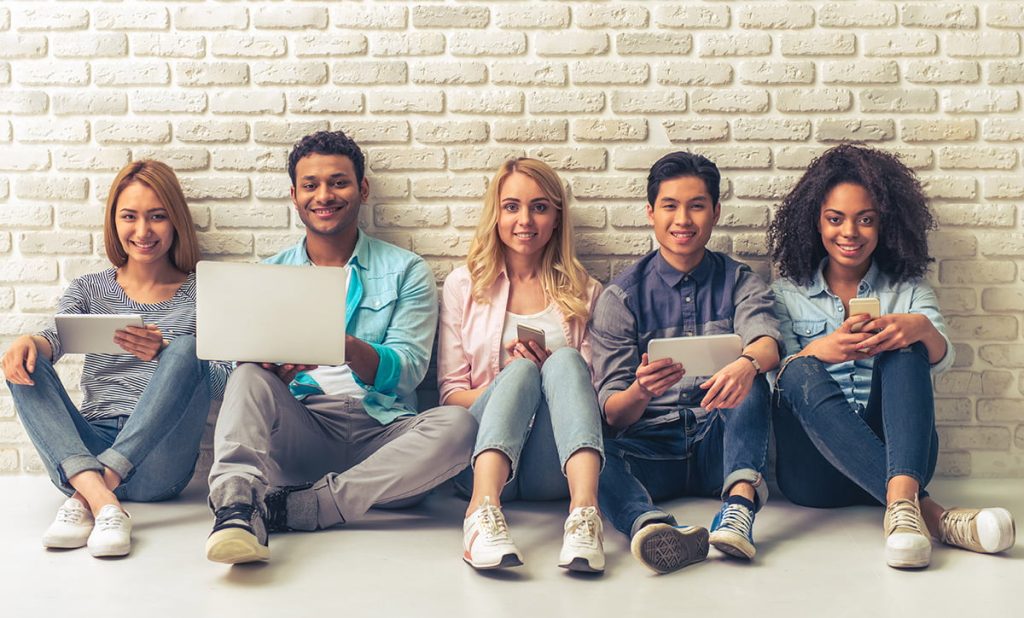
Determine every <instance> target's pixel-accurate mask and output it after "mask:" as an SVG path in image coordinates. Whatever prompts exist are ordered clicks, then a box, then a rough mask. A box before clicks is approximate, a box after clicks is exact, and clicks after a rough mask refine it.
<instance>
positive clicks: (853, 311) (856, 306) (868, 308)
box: [850, 297, 882, 333]
mask: <svg viewBox="0 0 1024 618" xmlns="http://www.w3.org/2000/svg"><path fill="white" fill-rule="evenodd" d="M859 313H866V314H868V315H870V316H871V319H875V318H877V317H878V316H879V315H881V314H882V303H881V302H880V301H879V300H878V299H877V298H874V297H869V298H851V299H850V315H857V314H859ZM864 324H865V322H860V323H857V324H854V325H853V326H851V327H850V331H852V332H855V333H856V332H859V331H860V329H861V328H864Z"/></svg>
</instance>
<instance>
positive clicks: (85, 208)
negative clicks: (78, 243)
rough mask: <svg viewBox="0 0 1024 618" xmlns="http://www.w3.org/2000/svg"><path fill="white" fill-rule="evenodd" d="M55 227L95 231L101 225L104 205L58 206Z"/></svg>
mask: <svg viewBox="0 0 1024 618" xmlns="http://www.w3.org/2000/svg"><path fill="white" fill-rule="evenodd" d="M55 208H56V210H57V225H58V226H60V228H61V229H85V230H91V231H96V230H97V229H98V228H99V226H100V225H102V223H103V214H104V212H105V210H106V205H105V204H59V205H57V206H56V207H55Z"/></svg>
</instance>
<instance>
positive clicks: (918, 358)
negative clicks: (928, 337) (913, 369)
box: [875, 341, 931, 369]
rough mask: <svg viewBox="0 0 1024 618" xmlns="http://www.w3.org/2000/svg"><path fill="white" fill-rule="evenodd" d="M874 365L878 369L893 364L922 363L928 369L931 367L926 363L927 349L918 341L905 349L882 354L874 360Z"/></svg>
mask: <svg viewBox="0 0 1024 618" xmlns="http://www.w3.org/2000/svg"><path fill="white" fill-rule="evenodd" d="M875 363H876V364H877V365H878V367H879V368H880V369H884V368H886V367H888V366H889V365H891V364H893V363H917V364H921V363H924V365H925V366H928V367H930V365H931V364H930V363H929V362H928V348H926V347H925V345H924V344H923V343H921V342H920V341H918V342H917V343H913V344H911V345H908V346H907V347H905V348H899V349H898V350H888V351H886V352H882V353H881V354H879V355H878V358H877V359H875Z"/></svg>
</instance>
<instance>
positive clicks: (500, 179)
mask: <svg viewBox="0 0 1024 618" xmlns="http://www.w3.org/2000/svg"><path fill="white" fill-rule="evenodd" d="M515 173H519V174H524V175H526V176H528V177H530V178H531V179H532V180H533V181H534V182H536V183H537V186H539V187H540V190H541V191H542V192H543V193H544V196H545V197H547V198H548V199H549V200H550V201H551V203H552V204H553V205H554V207H555V208H556V209H557V210H558V213H559V223H558V227H557V228H556V229H555V231H554V233H553V234H552V235H551V239H550V240H549V241H548V244H547V246H546V247H544V254H543V256H541V276H540V277H541V286H542V287H543V288H544V294H545V295H546V296H547V297H548V298H549V299H551V300H553V301H554V302H555V304H556V305H558V308H559V309H560V310H561V312H562V315H564V316H565V318H566V320H568V321H570V322H571V321H573V320H583V321H586V320H587V318H588V317H589V313H590V306H589V303H588V297H587V286H588V284H589V282H590V276H589V275H588V274H587V270H586V269H585V268H583V264H581V263H580V261H579V259H578V258H577V257H576V247H575V243H574V242H573V234H572V224H571V221H570V219H569V200H568V198H567V196H566V194H565V188H564V187H563V186H562V180H561V179H560V178H559V177H558V173H557V172H555V170H553V169H551V167H550V166H549V165H548V164H547V163H544V162H543V161H538V160H537V159H529V158H518V159H509V160H508V161H505V162H504V163H503V164H502V165H501V167H500V168H498V171H497V173H496V174H494V178H493V179H492V180H491V184H490V185H489V186H488V187H487V195H486V196H485V197H484V212H483V214H482V215H481V217H480V223H479V224H477V227H476V234H475V235H474V236H473V243H472V245H470V248H469V255H468V256H467V257H466V265H467V267H468V268H469V274H470V278H471V280H472V281H473V299H474V300H475V301H476V302H478V303H487V302H489V300H490V298H489V295H488V290H490V287H491V285H493V284H494V281H495V280H496V279H497V278H498V274H499V273H500V272H501V270H502V269H503V268H504V267H505V245H504V244H503V243H502V242H501V239H500V238H499V237H498V214H499V211H500V207H501V203H500V201H501V200H500V197H501V187H502V185H503V184H504V183H505V179H507V178H508V177H509V176H511V175H512V174H515Z"/></svg>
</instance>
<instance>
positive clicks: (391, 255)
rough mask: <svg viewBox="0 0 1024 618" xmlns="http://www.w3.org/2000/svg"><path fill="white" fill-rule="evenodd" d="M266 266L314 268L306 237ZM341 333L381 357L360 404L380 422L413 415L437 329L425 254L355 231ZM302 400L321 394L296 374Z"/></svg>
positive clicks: (308, 379) (432, 284)
mask: <svg viewBox="0 0 1024 618" xmlns="http://www.w3.org/2000/svg"><path fill="white" fill-rule="evenodd" d="M263 262H264V263H265V264H286V265H292V266H312V265H313V263H312V262H311V261H310V259H309V253H308V252H307V251H306V239H305V238H303V239H302V240H301V241H300V242H299V243H298V244H296V245H295V246H293V247H291V248H288V249H285V250H284V251H282V252H280V253H278V254H277V255H275V256H273V257H270V258H267V259H266V260H263ZM348 264H349V266H350V267H351V268H350V274H349V286H348V293H347V295H346V298H345V332H346V333H348V334H349V335H352V336H353V337H357V338H359V339H361V340H363V341H365V342H366V343H368V344H370V345H371V346H373V349H374V350H376V351H377V355H378V356H379V357H380V361H379V363H378V365H377V377H376V380H375V381H374V383H373V384H366V383H364V382H363V381H362V380H360V379H359V376H357V375H356V374H355V372H352V377H353V378H355V381H356V384H358V385H359V386H360V387H362V388H364V389H365V390H366V395H365V397H364V398H363V408H364V409H365V410H366V412H367V414H369V415H370V416H372V417H373V418H374V419H376V420H377V421H379V422H380V423H381V424H382V425H387V424H388V423H390V422H392V421H394V420H395V419H396V418H398V417H400V416H406V415H409V414H415V413H416V387H417V386H419V384H420V382H422V381H423V376H424V375H425V374H426V373H427V366H428V364H429V362H430V350H431V347H432V346H433V343H434V334H435V332H436V331H437V285H436V283H435V282H434V275H433V272H432V271H431V270H430V267H428V266H427V264H426V262H424V261H423V258H421V257H420V256H418V255H416V254H415V253H412V252H411V251H406V250H405V249H402V248H400V247H396V246H394V245H392V244H390V243H386V242H384V241H382V240H378V239H376V238H373V237H372V236H367V235H366V234H364V233H363V231H362V230H359V236H358V238H357V239H356V246H355V250H354V251H353V252H352V257H351V258H349V262H348ZM289 388H290V389H291V391H292V393H293V394H295V396H296V397H298V398H299V399H302V398H304V397H307V396H309V395H311V394H314V393H322V392H323V391H322V390H321V389H320V387H319V385H318V384H317V383H316V381H315V380H314V379H313V378H312V377H310V376H309V375H308V374H307V373H306V372H300V373H299V374H297V375H296V376H295V379H294V380H292V383H291V384H290V385H289Z"/></svg>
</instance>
